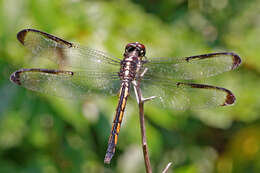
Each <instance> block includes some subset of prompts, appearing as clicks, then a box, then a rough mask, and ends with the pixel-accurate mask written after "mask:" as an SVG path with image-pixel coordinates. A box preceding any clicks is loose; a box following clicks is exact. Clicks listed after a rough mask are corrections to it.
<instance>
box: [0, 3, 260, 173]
mask: <svg viewBox="0 0 260 173" xmlns="http://www.w3.org/2000/svg"><path fill="white" fill-rule="evenodd" d="M25 28H34V29H38V30H42V31H45V32H48V33H51V34H54V35H57V36H59V37H61V38H64V39H66V40H69V41H73V42H77V43H80V44H82V45H86V46H89V47H92V48H96V49H98V50H102V51H105V52H109V53H110V54H113V55H115V56H117V57H122V54H123V51H124V47H125V45H126V44H127V43H129V42H135V41H139V42H141V43H143V44H145V45H146V47H147V56H148V57H156V56H159V57H162V56H168V57H178V56H191V55H198V54H204V53H211V52H220V51H233V52H236V53H238V54H239V55H240V56H241V57H242V65H241V66H240V67H239V68H238V69H237V70H235V71H231V72H228V73H224V74H221V75H218V76H216V77H212V78H209V79H205V80H204V82H203V83H207V84H213V85H217V86H221V87H225V88H228V89H230V90H231V91H232V92H233V93H234V94H235V95H236V97H237V102H236V104H235V105H234V106H231V107H225V108H217V109H205V110H195V111H185V112H178V111H174V110H170V109H162V108H161V107H154V106H149V105H147V106H146V107H145V114H146V126H147V135H148V145H149V151H150V156H151V163H152V168H153V171H154V172H161V170H162V169H163V168H164V167H165V166H166V164H167V163H168V162H169V161H171V162H173V166H172V167H171V170H170V171H169V172H175V173H213V172H216V173H222V172H223V173H245V172H248V173H249V172H250V173H259V172H260V126H259V125H260V120H259V119H260V106H259V105H260V89H259V88H260V80H259V76H260V48H259V46H260V1H259V0H247V1H243V0H175V1H174V0H168V1H167V0H161V1H156V0H141V1H138V0H132V1H131V0H121V1H83V0H82V1H81V0H0V172H1V173H17V172H18V173H36V172H37V173H58V172H62V173H81V172H82V173H83V172H84V173H85V172H91V173H92V172H122V173H123V172H124V173H128V172H131V173H132V172H144V171H145V168H144V163H143V157H142V149H141V139H140V127H139V117H138V109H137V104H136V102H135V100H134V99H133V98H134V97H132V98H130V99H129V102H128V105H127V108H126V109H127V110H126V113H125V117H124V120H123V123H122V129H121V131H120V135H119V139H118V146H117V150H116V154H115V156H114V158H113V160H112V163H111V164H110V165H104V163H103V158H104V155H105V152H106V147H107V140H108V137H109V133H110V128H111V123H112V118H113V115H114V111H115V109H116V105H117V97H116V96H111V97H108V96H103V95H101V94H97V95H95V96H93V97H91V98H87V99H86V100H84V101H78V100H74V101H71V100H64V99H59V98H55V97H51V96H45V95H41V94H38V93H35V92H32V91H29V90H26V89H24V88H21V87H19V86H15V85H14V84H12V83H11V82H10V81H9V76H10V74H11V73H12V72H13V71H15V70H17V69H19V68H22V67H23V66H24V65H25V64H26V63H28V57H29V56H30V54H29V52H28V51H26V49H25V48H24V47H23V46H21V45H20V43H18V41H17V40H16V33H17V32H18V31H20V30H21V29H25Z"/></svg>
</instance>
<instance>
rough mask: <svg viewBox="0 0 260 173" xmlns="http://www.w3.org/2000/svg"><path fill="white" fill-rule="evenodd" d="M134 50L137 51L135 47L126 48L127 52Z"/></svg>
mask: <svg viewBox="0 0 260 173" xmlns="http://www.w3.org/2000/svg"><path fill="white" fill-rule="evenodd" d="M134 50H135V47H133V46H129V47H127V48H126V51H127V52H132V51H134Z"/></svg>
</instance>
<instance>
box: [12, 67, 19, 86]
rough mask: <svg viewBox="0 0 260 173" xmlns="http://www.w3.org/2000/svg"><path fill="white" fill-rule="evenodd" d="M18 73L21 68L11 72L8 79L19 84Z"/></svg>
mask: <svg viewBox="0 0 260 173" xmlns="http://www.w3.org/2000/svg"><path fill="white" fill-rule="evenodd" d="M20 73H21V70H18V71H15V72H13V73H12V74H11V76H10V81H12V82H13V83H15V84H17V85H21V81H20Z"/></svg>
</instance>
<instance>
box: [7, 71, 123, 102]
mask: <svg viewBox="0 0 260 173" xmlns="http://www.w3.org/2000/svg"><path fill="white" fill-rule="evenodd" d="M10 80H11V81H12V82H14V83H15V84H17V85H20V86H23V87H25V88H27V89H30V90H33V91H38V92H41V93H44V94H49V95H54V96H61V97H67V98H78V97H85V96H88V95H90V94H91V93H97V92H104V94H115V93H117V90H118V87H119V86H120V85H119V83H120V81H119V80H118V76H117V75H115V74H113V73H112V74H104V73H99V74H97V73H90V72H86V71H76V72H73V71H63V70H50V69H39V68H32V69H20V70H18V71H16V72H14V73H13V74H12V75H11V77H10Z"/></svg>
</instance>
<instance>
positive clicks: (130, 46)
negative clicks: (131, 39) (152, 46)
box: [125, 42, 145, 57]
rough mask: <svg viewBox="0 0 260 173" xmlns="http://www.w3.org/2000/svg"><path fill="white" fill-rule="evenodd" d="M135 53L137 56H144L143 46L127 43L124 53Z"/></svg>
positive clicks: (137, 43) (136, 43)
mask: <svg viewBox="0 0 260 173" xmlns="http://www.w3.org/2000/svg"><path fill="white" fill-rule="evenodd" d="M133 51H137V52H138V54H139V56H142V57H143V56H145V46H144V45H143V44H141V43H139V42H135V43H128V44H127V45H126V47H125V53H130V52H133Z"/></svg>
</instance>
